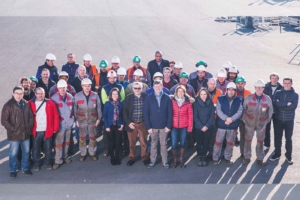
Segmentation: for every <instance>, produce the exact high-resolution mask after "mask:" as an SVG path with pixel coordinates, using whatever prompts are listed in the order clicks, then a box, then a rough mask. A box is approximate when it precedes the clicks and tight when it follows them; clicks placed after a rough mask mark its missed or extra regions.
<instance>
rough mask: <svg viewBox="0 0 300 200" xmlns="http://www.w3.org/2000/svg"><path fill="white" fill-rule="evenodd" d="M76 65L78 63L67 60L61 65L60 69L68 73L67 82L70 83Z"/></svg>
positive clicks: (74, 73) (75, 71) (77, 65)
mask: <svg viewBox="0 0 300 200" xmlns="http://www.w3.org/2000/svg"><path fill="white" fill-rule="evenodd" d="M78 67H79V64H77V63H75V62H73V63H69V62H67V63H66V64H64V65H63V66H62V68H61V71H65V72H67V73H68V74H69V79H68V84H70V83H71V82H72V81H73V79H74V78H75V75H76V74H77V69H78Z"/></svg>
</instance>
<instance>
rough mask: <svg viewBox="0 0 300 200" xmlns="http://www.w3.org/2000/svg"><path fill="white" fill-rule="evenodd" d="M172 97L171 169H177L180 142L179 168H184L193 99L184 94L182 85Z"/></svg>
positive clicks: (190, 130)
mask: <svg viewBox="0 0 300 200" xmlns="http://www.w3.org/2000/svg"><path fill="white" fill-rule="evenodd" d="M174 95H175V96H174V98H173V100H172V108H173V129H172V132H171V138H172V153H173V168H176V167H177V146H178V141H179V142H180V167H181V168H185V164H184V162H183V157H184V151H185V146H186V136H187V132H189V133H190V132H192V127H193V110H192V103H191V102H193V100H194V99H192V98H190V96H188V94H186V89H185V87H184V86H182V85H179V86H178V87H177V88H176V90H175V93H174Z"/></svg>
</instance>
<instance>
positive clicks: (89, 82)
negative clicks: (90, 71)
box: [81, 78, 92, 85]
mask: <svg viewBox="0 0 300 200" xmlns="http://www.w3.org/2000/svg"><path fill="white" fill-rule="evenodd" d="M81 85H92V81H91V79H89V78H84V79H82V81H81Z"/></svg>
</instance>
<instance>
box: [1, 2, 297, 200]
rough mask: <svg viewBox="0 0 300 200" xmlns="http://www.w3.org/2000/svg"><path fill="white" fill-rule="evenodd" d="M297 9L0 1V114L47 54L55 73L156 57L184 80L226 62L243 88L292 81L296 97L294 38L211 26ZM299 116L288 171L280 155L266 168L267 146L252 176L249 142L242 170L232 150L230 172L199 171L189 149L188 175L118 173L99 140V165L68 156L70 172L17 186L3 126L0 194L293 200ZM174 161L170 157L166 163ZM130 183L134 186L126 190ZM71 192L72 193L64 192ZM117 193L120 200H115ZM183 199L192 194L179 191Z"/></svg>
mask: <svg viewBox="0 0 300 200" xmlns="http://www.w3.org/2000/svg"><path fill="white" fill-rule="evenodd" d="M299 6H300V2H299V1H281V0H269V1H267V0H258V1H255V0H245V1H239V0H228V1H222V2H220V1H216V0H211V1H192V0H189V1H178V0H175V1H157V0H154V1H147V2H146V1H141V0H136V1H131V0H129V1H116V0H112V1H103V0H102V1H95V0H91V1H79V0H73V1H63V3H62V1H57V0H54V1H46V2H45V3H44V4H42V3H41V2H39V1H38V2H37V1H33V0H25V1H8V0H4V1H1V3H0V27H1V31H0V45H1V47H2V48H0V60H1V61H2V62H1V63H2V67H1V70H2V77H1V79H0V85H1V86H2V88H3V89H2V92H1V95H0V107H2V106H3V104H4V103H5V102H6V101H7V100H8V99H9V98H10V97H11V91H12V88H13V87H14V86H15V85H17V84H18V80H19V78H20V77H21V76H31V75H35V73H36V69H37V67H38V66H39V65H41V64H43V62H44V57H45V55H46V54H47V53H50V52H51V53H53V54H54V55H56V57H57V61H56V62H55V65H56V66H57V67H58V69H59V70H60V69H61V66H62V65H63V64H64V63H65V62H67V59H66V55H67V53H69V52H73V53H75V55H76V61H77V62H78V63H82V56H83V55H84V54H85V53H89V54H91V55H92V57H93V63H94V64H98V63H99V61H100V60H101V59H107V60H108V61H110V60H111V58H112V57H113V56H115V55H116V56H118V57H120V59H121V66H123V67H125V68H128V67H130V66H131V64H132V63H131V60H132V58H133V56H134V55H140V56H141V57H142V65H143V66H146V65H147V63H148V61H150V60H152V59H154V52H155V51H156V50H161V51H162V52H163V54H164V58H165V59H168V60H175V61H180V62H182V63H183V66H184V69H185V70H186V71H187V72H192V71H194V70H195V67H194V66H195V63H196V62H197V61H199V60H200V59H203V60H205V61H206V62H207V63H208V70H209V71H210V72H211V73H212V74H214V75H215V74H216V73H217V70H218V69H219V68H220V67H221V66H222V63H223V62H225V61H227V60H229V61H231V62H232V63H233V64H234V65H236V66H237V67H238V69H239V71H240V74H241V75H243V76H245V77H246V79H247V88H248V89H250V90H252V91H254V87H253V83H254V82H255V81H256V80H257V79H263V80H264V81H268V77H269V74H271V73H272V72H277V73H279V75H280V78H281V80H280V81H282V78H284V77H292V78H293V80H294V88H295V90H296V92H299V91H300V86H299V85H300V82H299V80H300V79H299V73H298V72H299V69H298V68H299V67H300V66H299V63H300V55H298V51H299V50H300V48H299V47H298V46H297V45H296V43H299V42H300V39H299V33H295V32H292V28H291V27H284V28H283V29H282V32H281V33H280V30H279V27H272V29H270V30H266V29H261V28H259V29H255V30H253V29H247V28H238V29H235V28H236V24H235V23H219V22H215V21H214V19H215V17H217V16H226V15H247V14H251V15H258V16H262V15H263V16H279V15H282V16H284V15H296V14H298V13H297V11H298V9H299ZM299 112H300V111H299V110H297V115H296V119H295V128H294V133H295V134H294V136H293V141H294V147H293V152H294V154H293V159H294V161H295V163H294V164H293V165H288V164H287V163H286V162H285V161H284V156H282V158H281V159H280V160H279V161H277V162H271V161H268V158H269V157H270V156H271V155H272V152H273V150H274V148H273V147H272V148H271V149H270V150H269V151H268V152H266V158H265V161H267V166H266V167H263V168H261V167H258V166H257V165H256V163H255V162H254V161H255V144H256V143H255V142H253V158H252V162H251V163H250V164H249V165H248V166H247V167H245V166H242V165H241V162H242V160H241V158H239V155H240V153H239V147H235V148H234V156H233V160H234V164H233V165H232V166H228V165H226V164H225V163H224V162H222V163H221V164H220V165H219V166H216V167H215V166H212V165H211V163H210V164H209V166H208V167H205V168H204V167H202V168H201V167H198V166H197V165H196V158H195V157H194V156H195V155H194V152H195V151H194V150H193V149H190V150H188V152H187V155H186V156H185V159H186V160H188V161H187V168H186V169H180V168H176V169H170V170H165V169H163V168H162V166H161V161H160V159H159V161H158V163H157V165H156V166H155V167H154V168H153V169H147V168H146V167H145V166H143V165H142V162H141V160H139V161H138V162H136V163H135V164H134V165H133V166H132V167H128V166H126V163H127V161H128V158H127V157H124V158H123V160H122V165H121V166H111V165H110V163H109V158H103V156H102V153H103V143H102V138H99V139H98V140H99V143H98V147H99V148H98V152H97V153H98V155H99V160H98V161H96V162H93V161H91V160H90V159H87V160H86V161H85V162H84V163H80V162H79V161H78V158H79V155H75V156H74V157H73V158H72V159H73V162H72V163H71V164H69V165H63V166H62V167H61V168H60V169H59V170H57V171H47V170H46V169H45V167H42V170H41V171H40V172H38V173H34V174H33V176H32V177H26V176H24V175H22V174H21V173H20V172H19V173H18V176H17V179H15V180H11V179H10V178H9V176H8V175H9V173H8V171H9V170H8V154H9V149H8V147H9V145H8V141H7V140H6V132H5V130H4V128H3V127H2V126H1V127H0V183H2V184H13V185H7V186H5V187H4V185H2V186H3V187H2V186H1V189H0V190H2V191H3V192H4V194H6V196H7V197H11V198H13V197H15V196H18V195H19V193H13V195H10V194H11V193H10V192H12V187H10V186H13V187H15V186H16V183H19V184H22V185H20V186H22V187H19V188H23V189H26V185H25V183H26V184H39V186H37V187H39V188H40V190H39V192H37V193H35V194H31V195H32V197H35V198H41V199H43V198H45V199H47V197H45V196H43V191H44V190H43V187H44V186H46V184H47V185H48V184H49V186H50V185H52V187H53V188H57V184H62V185H61V186H59V187H58V188H57V191H58V192H57V193H55V194H53V196H56V197H57V196H58V197H62V198H69V197H73V196H74V197H73V198H76V197H77V198H81V197H82V196H81V195H82V193H80V192H78V191H79V190H80V189H79V188H78V187H79V186H80V187H81V185H82V184H87V183H92V184H98V183H101V184H108V185H101V186H99V188H100V189H99V191H102V192H103V193H105V194H106V195H107V196H105V198H104V197H103V199H106V198H107V199H112V198H113V199H120V198H122V197H125V196H122V194H125V195H126V194H127V195H128V193H126V191H127V190H128V189H129V190H132V189H136V190H139V191H140V192H141V193H142V194H144V193H146V194H145V195H147V193H149V191H147V190H146V188H148V189H150V188H151V189H153V190H155V191H156V194H155V195H154V196H155V197H156V198H157V199H160V197H162V196H159V195H160V194H161V195H163V194H164V191H165V190H167V191H170V193H172V192H173V194H174V195H169V196H168V197H169V198H176V197H177V196H176V194H182V195H183V196H184V197H186V198H189V197H191V198H193V197H194V198H195V196H191V194H197V193H195V187H199V188H201V191H203V194H205V196H204V197H205V198H207V199H210V198H211V197H210V196H209V194H208V191H211V190H214V191H216V190H217V191H219V192H220V193H219V194H214V195H215V196H212V198H213V199H224V198H225V197H226V198H228V199H242V198H244V199H255V198H257V199H263V198H264V199H266V198H267V199H268V198H275V199H284V198H285V197H287V198H290V199H295V197H296V195H297V193H298V192H297V191H298V190H297V188H298V187H299V186H298V185H295V184H297V183H298V182H299V179H300V174H299V172H298V168H299V166H300V164H299V163H300V162H299V160H300V155H299V154H298V152H299V146H298V145H297V144H298V143H299V142H300V138H299V135H298V134H297V133H298V132H299V130H300V127H299V123H300V119H299ZM253 141H255V140H253ZM272 141H273V138H272ZM283 144H284V142H283ZM271 146H273V143H272V144H271ZM282 151H284V146H283V148H282ZM171 161H172V157H171V156H170V157H169V162H171ZM128 183H129V184H137V185H127V184H128ZM146 183H147V184H149V185H146ZM170 183H171V184H172V183H176V184H173V185H170ZM191 183H192V185H191ZM202 183H206V184H207V183H209V185H202ZM241 183H242V185H240V184H241ZM70 184H72V185H74V186H71V188H70V187H69V188H65V187H66V186H67V185H70ZM79 184H80V185H79ZM114 184H121V185H114ZM154 184H160V185H154ZM177 184H185V185H177ZM186 184H190V185H186ZM193 184H201V185H193ZM219 184H221V185H219ZM227 184H229V185H227ZM266 184H267V185H266ZM272 184H276V185H272ZM278 184H279V185H278ZM280 184H293V185H280ZM55 185H56V186H55ZM23 186H24V187H23ZM110 186H111V187H110ZM181 186H182V187H181ZM207 186H209V187H207ZM28 187H29V186H28ZM83 187H84V188H86V190H89V189H90V190H92V189H95V190H96V188H97V189H98V187H96V185H92V186H91V187H89V186H83ZM114 187H117V188H119V191H122V192H120V193H118V192H116V191H115V190H113V188H114ZM185 187H186V188H187V189H186V190H185V189H184V188H185ZM63 188H65V190H63ZM68 189H72V191H73V193H72V194H69V193H67V191H70V190H68ZM189 190H191V191H193V192H194V193H193V192H192V193H187V192H185V191H189ZM45 191H47V190H46V189H45ZM45 191H44V192H45ZM175 191H177V192H175ZM73 194H74V195H73ZM149 194H150V193H149ZM223 194H224V195H225V196H224V195H223ZM14 195H15V196H14ZM67 195H69V196H67ZM72 195H73V196H72ZM222 195H223V196H222ZM226 195H227V196H226ZM50 196H51V195H50ZM86 197H88V198H93V199H94V198H95V196H93V195H92V194H86ZM126 197H127V196H126ZM129 197H130V195H129ZM25 199H26V198H25Z"/></svg>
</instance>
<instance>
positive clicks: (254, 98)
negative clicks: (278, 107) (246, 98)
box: [252, 93, 266, 101]
mask: <svg viewBox="0 0 300 200" xmlns="http://www.w3.org/2000/svg"><path fill="white" fill-rule="evenodd" d="M252 98H253V100H254V101H256V99H257V98H256V94H255V93H254V95H253V97H252ZM261 100H262V101H266V96H265V94H262V98H261Z"/></svg>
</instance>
